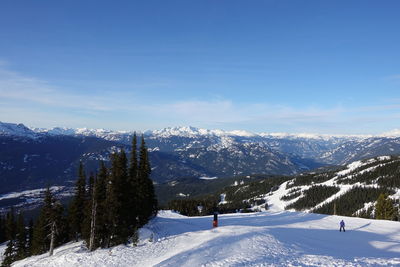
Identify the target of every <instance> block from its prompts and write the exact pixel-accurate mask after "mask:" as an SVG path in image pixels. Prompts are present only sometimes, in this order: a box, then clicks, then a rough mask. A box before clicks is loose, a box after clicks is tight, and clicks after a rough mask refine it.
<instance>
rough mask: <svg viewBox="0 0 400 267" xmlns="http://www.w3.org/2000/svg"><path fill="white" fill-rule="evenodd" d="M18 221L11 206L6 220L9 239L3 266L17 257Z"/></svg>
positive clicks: (9, 263)
mask: <svg viewBox="0 0 400 267" xmlns="http://www.w3.org/2000/svg"><path fill="white" fill-rule="evenodd" d="M16 228H17V226H16V222H15V214H14V209H13V208H11V210H10V212H8V213H7V215H6V221H5V230H6V232H5V234H6V238H7V240H8V243H7V247H6V250H5V251H4V256H3V261H2V263H1V266H2V267H3V266H4V267H6V266H10V265H11V263H13V262H14V261H15V260H16V258H17V247H16V232H17V231H16V230H17V229H16Z"/></svg>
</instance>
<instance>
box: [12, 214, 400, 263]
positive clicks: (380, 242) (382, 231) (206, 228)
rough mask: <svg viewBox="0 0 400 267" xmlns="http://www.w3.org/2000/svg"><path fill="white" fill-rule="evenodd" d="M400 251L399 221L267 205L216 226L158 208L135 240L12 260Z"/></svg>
mask: <svg viewBox="0 0 400 267" xmlns="http://www.w3.org/2000/svg"><path fill="white" fill-rule="evenodd" d="M342 219H343V220H344V221H345V222H346V232H345V233H343V232H341V233H340V232H339V231H338V230H339V222H340V220H342ZM399 253H400V224H399V223H398V222H392V221H382V220H370V219H360V218H352V217H342V216H327V215H319V214H310V213H301V212H288V211H270V212H261V213H250V214H224V215H219V227H217V228H212V216H205V217H185V216H181V215H179V214H176V213H173V212H171V211H161V212H160V213H159V215H158V216H157V217H156V218H155V219H153V220H152V221H151V222H150V223H149V224H147V225H146V226H145V227H144V228H142V229H141V230H140V242H139V244H138V246H136V247H135V246H131V245H128V246H125V245H120V246H117V247H113V248H111V249H98V250H96V251H94V252H87V251H86V250H85V249H84V248H83V246H82V243H80V242H78V243H70V244H67V245H64V246H62V247H60V248H57V249H56V250H55V254H54V256H52V257H48V256H47V254H46V255H40V256H34V257H31V258H28V259H24V260H22V261H19V262H17V263H15V265H14V266H46V267H50V266H382V265H386V266H387V265H390V266H393V265H400V257H399V255H400V254H399Z"/></svg>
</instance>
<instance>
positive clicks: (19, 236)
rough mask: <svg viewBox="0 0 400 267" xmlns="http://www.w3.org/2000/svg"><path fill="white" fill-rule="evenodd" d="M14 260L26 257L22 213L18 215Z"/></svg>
mask: <svg viewBox="0 0 400 267" xmlns="http://www.w3.org/2000/svg"><path fill="white" fill-rule="evenodd" d="M16 227H17V228H16V240H15V241H16V242H15V245H16V260H20V259H24V258H26V257H27V256H28V252H27V240H26V237H27V236H26V235H27V233H26V229H25V223H24V216H23V215H22V212H20V213H19V215H18V220H17V225H16Z"/></svg>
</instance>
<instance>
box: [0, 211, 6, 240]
mask: <svg viewBox="0 0 400 267" xmlns="http://www.w3.org/2000/svg"><path fill="white" fill-rule="evenodd" d="M6 240H7V239H6V228H5V220H4V218H3V217H2V216H0V243H3V242H5V241H6Z"/></svg>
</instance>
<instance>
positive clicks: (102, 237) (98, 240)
mask: <svg viewBox="0 0 400 267" xmlns="http://www.w3.org/2000/svg"><path fill="white" fill-rule="evenodd" d="M107 182H108V170H107V168H106V166H105V165H104V162H103V161H102V162H101V163H100V169H99V173H98V175H97V179H96V183H95V185H94V188H95V189H94V200H95V202H96V225H95V233H96V234H95V238H94V244H93V249H95V248H97V247H102V248H105V247H107V245H108V236H109V229H108V227H109V224H108V220H107V219H108V208H107V207H106V194H107Z"/></svg>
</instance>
